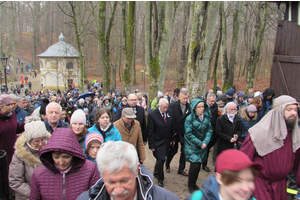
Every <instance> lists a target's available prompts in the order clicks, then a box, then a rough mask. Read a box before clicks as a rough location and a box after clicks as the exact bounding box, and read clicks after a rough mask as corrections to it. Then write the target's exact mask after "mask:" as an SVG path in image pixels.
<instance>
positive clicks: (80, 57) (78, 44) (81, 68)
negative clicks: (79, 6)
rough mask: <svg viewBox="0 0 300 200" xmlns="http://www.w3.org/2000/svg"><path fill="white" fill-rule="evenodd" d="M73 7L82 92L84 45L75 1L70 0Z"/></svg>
mask: <svg viewBox="0 0 300 200" xmlns="http://www.w3.org/2000/svg"><path fill="white" fill-rule="evenodd" d="M69 3H70V6H71V9H72V16H73V24H74V29H75V35H76V43H77V48H78V52H79V63H80V93H82V92H83V85H84V61H83V53H82V46H81V38H80V34H79V27H78V24H77V13H76V10H75V9H76V7H75V3H74V2H73V3H72V2H69Z"/></svg>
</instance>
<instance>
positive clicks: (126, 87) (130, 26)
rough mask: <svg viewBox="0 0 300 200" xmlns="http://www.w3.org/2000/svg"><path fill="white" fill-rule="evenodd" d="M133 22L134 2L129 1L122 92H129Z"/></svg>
mask: <svg viewBox="0 0 300 200" xmlns="http://www.w3.org/2000/svg"><path fill="white" fill-rule="evenodd" d="M134 22H135V1H130V2H129V6H128V24H127V28H126V29H127V30H126V46H125V69H124V75H123V92H124V93H126V92H127V91H129V92H131V66H132V63H133V62H132V58H133V45H134Z"/></svg>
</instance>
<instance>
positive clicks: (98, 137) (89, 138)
mask: <svg viewBox="0 0 300 200" xmlns="http://www.w3.org/2000/svg"><path fill="white" fill-rule="evenodd" d="M93 140H97V141H99V142H100V143H101V144H103V136H102V135H101V134H100V133H95V132H93V133H89V134H88V135H87V136H86V138H85V146H86V148H87V146H88V145H89V143H90V142H91V141H93Z"/></svg>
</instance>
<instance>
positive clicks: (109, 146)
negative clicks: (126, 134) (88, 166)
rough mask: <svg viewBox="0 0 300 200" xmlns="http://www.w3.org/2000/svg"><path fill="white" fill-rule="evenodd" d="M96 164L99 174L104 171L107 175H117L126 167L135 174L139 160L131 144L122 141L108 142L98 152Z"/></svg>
mask: <svg viewBox="0 0 300 200" xmlns="http://www.w3.org/2000/svg"><path fill="white" fill-rule="evenodd" d="M96 162H97V167H98V170H99V171H100V174H103V172H104V171H105V172H106V173H108V174H112V173H117V172H119V171H121V170H122V169H123V167H128V169H129V170H130V171H131V172H132V173H133V174H135V173H136V170H137V167H138V163H139V159H138V155H137V151H136V149H135V148H134V146H133V145H132V144H130V143H128V142H123V141H117V142H114V141H108V142H105V143H104V144H103V145H102V146H101V148H100V150H99V151H98V153H97V157H96Z"/></svg>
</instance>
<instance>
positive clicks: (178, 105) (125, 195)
mask: <svg viewBox="0 0 300 200" xmlns="http://www.w3.org/2000/svg"><path fill="white" fill-rule="evenodd" d="M97 83H98V82H97V81H96V82H95V81H94V80H93V84H90V85H91V87H90V88H89V89H90V92H89V93H87V94H86V95H85V96H83V95H80V94H79V92H78V90H77V89H76V88H74V89H73V90H70V91H67V92H61V91H58V92H57V93H56V94H55V93H53V92H52V91H49V90H45V91H40V92H36V93H32V92H28V93H26V94H25V95H23V96H22V95H20V94H18V93H14V94H13V93H12V94H2V95H0V124H1V126H0V149H3V150H5V151H6V152H7V165H8V168H9V175H8V178H9V186H10V188H11V189H12V190H13V191H14V196H15V199H76V198H77V199H89V198H91V199H179V198H178V197H177V196H176V195H175V194H173V193H172V192H173V191H167V190H165V189H163V187H164V181H165V176H164V173H165V172H167V173H171V168H170V164H171V162H172V160H173V157H174V156H175V155H176V153H177V152H178V148H179V147H180V155H179V157H180V158H179V163H178V168H177V170H176V171H177V174H179V175H182V176H185V177H187V185H188V190H189V191H190V193H191V195H189V196H188V197H187V199H193V200H194V199H197V200H198V199H209V200H213V199H216V200H218V199H220V200H221V199H224V200H227V199H239V200H240V199H241V200H248V199H259V200H260V199H264V200H271V199H272V200H274V199H275V200H287V199H288V195H287V193H286V185H287V181H286V177H287V176H288V177H289V178H291V177H292V178H291V180H294V181H290V182H291V183H292V182H293V183H294V188H295V189H297V186H300V177H299V176H300V173H298V171H299V163H300V151H299V147H300V130H299V126H298V103H297V101H296V100H295V99H294V98H293V97H290V96H287V95H282V96H279V97H277V98H274V96H275V94H274V91H273V90H272V89H271V88H267V89H266V90H265V91H264V92H259V91H255V90H254V89H252V88H251V89H249V90H248V93H247V95H246V94H245V92H243V91H239V92H237V91H236V89H235V87H233V88H230V89H228V90H227V91H226V92H225V93H224V94H223V92H222V91H221V90H220V89H219V90H217V92H216V93H214V92H213V91H212V90H209V91H208V92H207V94H206V95H205V96H203V95H199V96H198V97H197V98H195V99H191V98H190V96H189V92H188V90H187V89H186V88H181V89H179V88H176V89H175V90H174V94H173V96H172V97H171V96H169V95H168V93H166V94H163V93H162V92H160V91H158V92H157V97H156V98H155V99H154V100H153V101H152V102H148V99H147V95H146V94H144V95H143V94H142V93H141V92H139V91H138V90H136V91H135V92H134V93H129V92H127V93H126V94H122V93H118V92H108V93H106V94H103V92H102V89H101V84H100V85H99V84H97ZM147 105H149V106H147ZM12 133H13V134H12ZM147 144H148V146H149V149H150V150H151V151H152V153H153V157H154V158H155V159H156V162H155V166H154V169H147V168H146V167H145V166H144V165H143V162H144V161H145V159H146V150H145V148H146V145H147ZM210 153H211V154H212V155H211V157H212V159H209V154H210ZM210 160H212V165H213V166H215V169H210V168H209V167H208V162H209V161H210ZM186 162H189V163H190V165H189V166H190V167H189V170H187V169H185V168H186ZM201 168H202V170H204V171H206V172H211V171H212V170H215V173H213V175H211V176H209V177H208V178H207V179H206V180H204V182H203V185H202V188H201V189H200V187H199V186H198V185H197V181H198V176H199V173H200V170H201ZM151 170H153V173H151V172H150V171H151ZM152 174H153V175H152ZM154 178H157V180H158V186H156V185H154ZM291 198H293V197H291Z"/></svg>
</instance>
